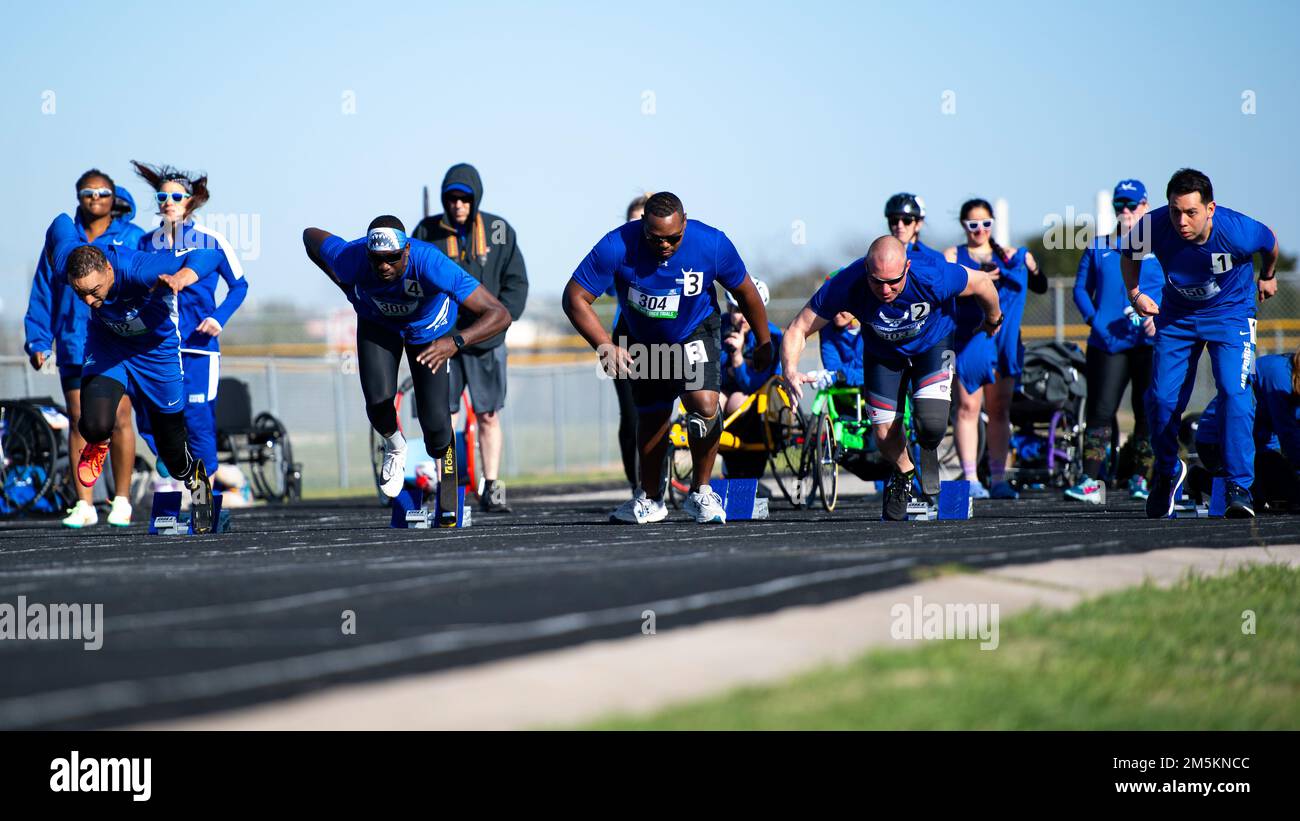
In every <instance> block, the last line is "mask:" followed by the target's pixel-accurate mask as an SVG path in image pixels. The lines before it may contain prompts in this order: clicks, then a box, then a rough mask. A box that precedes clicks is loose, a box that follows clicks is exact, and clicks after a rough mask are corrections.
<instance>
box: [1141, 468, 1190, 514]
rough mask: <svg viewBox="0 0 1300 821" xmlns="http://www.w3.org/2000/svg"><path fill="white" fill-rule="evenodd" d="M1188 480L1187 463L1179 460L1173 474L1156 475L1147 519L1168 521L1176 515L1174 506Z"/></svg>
mask: <svg viewBox="0 0 1300 821" xmlns="http://www.w3.org/2000/svg"><path fill="white" fill-rule="evenodd" d="M1186 480H1187V463H1186V462H1184V461H1183V460H1182V459H1179V460H1178V466H1177V467H1176V468H1175V469H1174V472H1173V474H1172V475H1171V474H1168V473H1165V474H1159V473H1157V474H1156V477H1155V480H1154V481H1153V482H1152V483H1151V495H1150V496H1148V497H1147V518H1148V519H1168V518H1171V517H1173V515H1174V505H1175V504H1176V503H1177V502H1178V497H1179V496H1180V495H1181V494H1182V490H1183V482H1184V481H1186Z"/></svg>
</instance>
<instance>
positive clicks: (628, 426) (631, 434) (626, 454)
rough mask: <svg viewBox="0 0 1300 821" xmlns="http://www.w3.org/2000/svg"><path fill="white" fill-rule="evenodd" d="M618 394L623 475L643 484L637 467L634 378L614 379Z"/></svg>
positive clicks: (634, 483) (615, 391) (619, 442)
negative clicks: (633, 399)
mask: <svg viewBox="0 0 1300 821" xmlns="http://www.w3.org/2000/svg"><path fill="white" fill-rule="evenodd" d="M611 381H613V383H614V393H615V394H616V395H617V396H618V452H619V454H620V455H621V456H622V457H623V475H624V476H626V477H627V481H628V484H630V485H631V486H632V487H636V486H637V485H639V484H641V480H640V478H639V474H638V472H637V468H636V404H635V403H634V402H633V401H632V380H630V379H614V380H611Z"/></svg>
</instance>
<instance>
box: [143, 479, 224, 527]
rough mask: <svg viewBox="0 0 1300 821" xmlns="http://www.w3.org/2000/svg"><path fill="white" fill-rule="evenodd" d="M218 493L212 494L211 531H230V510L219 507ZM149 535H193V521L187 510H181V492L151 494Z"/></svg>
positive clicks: (219, 495)
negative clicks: (183, 511)
mask: <svg viewBox="0 0 1300 821" xmlns="http://www.w3.org/2000/svg"><path fill="white" fill-rule="evenodd" d="M221 496H222V494H220V493H214V494H212V532H213V533H229V532H230V511H229V510H222V509H221ZM149 535H151V536H193V535H194V522H193V520H192V519H191V518H190V514H189V513H188V512H185V513H182V512H181V493H180V491H177V490H169V491H164V492H161V493H155V494H154V495H153V506H152V508H151V509H150V511H149Z"/></svg>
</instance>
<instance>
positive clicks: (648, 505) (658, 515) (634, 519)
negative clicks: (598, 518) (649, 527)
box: [609, 491, 668, 525]
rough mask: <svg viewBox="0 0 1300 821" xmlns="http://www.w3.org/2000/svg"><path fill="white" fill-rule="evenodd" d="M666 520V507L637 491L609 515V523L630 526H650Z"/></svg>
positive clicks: (643, 492)
mask: <svg viewBox="0 0 1300 821" xmlns="http://www.w3.org/2000/svg"><path fill="white" fill-rule="evenodd" d="M666 518H668V506H667V505H665V504H664V503H663V502H662V501H656V500H654V499H649V498H647V497H646V495H645V491H639V492H638V493H637V495H636V496H635V497H634V498H632V499H628V500H627V501H626V502H624V503H623V504H621V505H619V506H618V509H616V510H615V511H614V512H613V513H611V514H609V520H610V521H611V522H623V523H624V524H630V525H645V524H652V523H654V522H662V521H663V520H664V519H666Z"/></svg>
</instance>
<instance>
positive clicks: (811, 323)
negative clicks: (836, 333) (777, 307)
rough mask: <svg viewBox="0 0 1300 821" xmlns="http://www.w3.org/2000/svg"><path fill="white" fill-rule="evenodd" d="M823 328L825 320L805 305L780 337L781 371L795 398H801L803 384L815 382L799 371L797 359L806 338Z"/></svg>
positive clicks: (806, 342)
mask: <svg viewBox="0 0 1300 821" xmlns="http://www.w3.org/2000/svg"><path fill="white" fill-rule="evenodd" d="M824 327H826V320H825V319H822V318H821V317H820V316H818V315H817V312H816V311H814V310H813V309H812V307H811V306H809V305H805V306H803V310H802V311H800V312H799V315H798V316H796V317H795V318H794V321H793V322H791V323H790V325H789V327H787V328H786V329H785V333H784V334H783V335H782V338H781V371H782V373H784V374H785V378H786V379H787V380H789V382H790V386H791V387H793V388H794V394H795V397H796V398H798V397H802V396H803V386H804V383H807V382H813V381H815V377H811V376H809V375H808V374H806V373H801V372H800V371H799V357H800V356H801V355H803V349H804V347H805V346H806V345H807V344H808V337H810V336H812V335H813V334H815V333H817V332H818V331H820V330H821V329H822V328H824Z"/></svg>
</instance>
